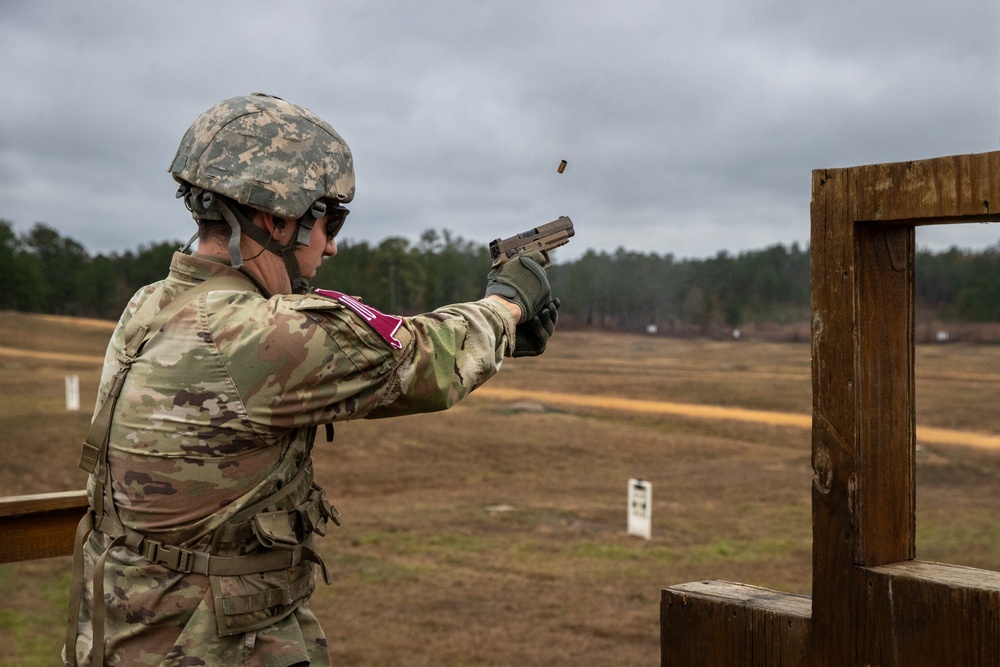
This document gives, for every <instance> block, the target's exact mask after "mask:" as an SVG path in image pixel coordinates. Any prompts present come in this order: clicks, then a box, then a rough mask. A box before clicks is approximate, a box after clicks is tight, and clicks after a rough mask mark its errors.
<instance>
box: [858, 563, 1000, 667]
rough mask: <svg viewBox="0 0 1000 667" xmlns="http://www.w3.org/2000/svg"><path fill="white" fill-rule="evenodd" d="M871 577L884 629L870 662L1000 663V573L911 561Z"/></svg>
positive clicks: (991, 666)
mask: <svg viewBox="0 0 1000 667" xmlns="http://www.w3.org/2000/svg"><path fill="white" fill-rule="evenodd" d="M866 575H867V586H868V589H869V590H870V591H871V597H872V600H873V602H874V607H875V609H874V615H875V617H876V618H877V619H880V623H881V624H882V625H883V627H884V631H882V632H880V633H879V634H878V642H877V644H875V645H874V646H872V647H868V652H867V655H866V657H867V659H868V661H869V662H870V664H873V665H875V664H880V665H914V666H917V667H919V666H922V665H927V666H937V665H962V666H963V667H995V666H996V665H1000V613H998V612H1000V573H996V572H989V571H985V570H977V569H975V568H969V567H962V566H958V565H943V564H940V563H923V562H919V561H909V562H903V563H896V564H892V565H885V566H880V567H875V568H869V569H868V570H867V572H866Z"/></svg>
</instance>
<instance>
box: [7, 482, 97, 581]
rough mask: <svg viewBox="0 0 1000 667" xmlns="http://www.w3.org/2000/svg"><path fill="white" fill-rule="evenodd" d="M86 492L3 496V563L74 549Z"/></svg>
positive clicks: (61, 553)
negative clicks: (74, 540)
mask: <svg viewBox="0 0 1000 667" xmlns="http://www.w3.org/2000/svg"><path fill="white" fill-rule="evenodd" d="M86 511H87V492H86V491H69V492H65V493H50V494H41V495H31V496H12V497H7V498H0V563H10V562H14V561H21V560H33V559H36V558H51V557H53V556H68V555H70V554H72V553H73V539H74V536H75V535H76V527H77V524H78V523H79V521H80V518H81V517H83V515H84V513H85V512H86Z"/></svg>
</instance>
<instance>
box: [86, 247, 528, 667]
mask: <svg viewBox="0 0 1000 667" xmlns="http://www.w3.org/2000/svg"><path fill="white" fill-rule="evenodd" d="M232 271H233V269H232V268H230V267H229V266H228V265H227V264H225V263H222V262H219V261H216V260H213V259H210V258H207V257H203V256H188V255H184V254H180V253H178V254H176V255H175V256H174V259H173V262H172V264H171V269H170V274H169V276H168V277H167V279H166V280H165V281H162V282H161V283H157V284H154V285H150V286H147V287H145V288H143V289H142V290H140V291H139V292H138V293H137V294H136V296H135V297H133V299H132V301H131V302H130V304H129V306H128V308H127V309H126V311H125V312H124V313H123V315H122V318H121V320H120V321H119V323H118V327H117V329H116V330H115V333H114V334H113V336H112V339H111V342H110V344H109V347H108V350H107V354H106V357H105V369H104V374H103V377H102V383H101V387H100V391H99V395H98V406H100V405H101V403H102V402H103V401H104V399H105V397H106V396H107V393H108V391H109V389H110V383H111V380H112V377H113V375H114V372H115V371H116V370H117V366H118V364H117V361H116V357H117V355H118V353H119V352H120V351H121V349H122V347H123V345H124V342H123V333H122V332H123V328H124V326H125V325H126V323H127V322H128V321H129V319H130V318H131V317H132V316H133V315H134V314H135V312H136V310H137V309H138V308H139V306H140V305H141V304H142V303H143V302H144V301H145V300H146V299H148V298H151V296H152V295H154V294H156V295H159V296H158V298H159V299H160V304H161V307H162V306H163V305H165V304H166V303H169V302H170V301H171V300H172V299H173V298H175V297H176V296H177V295H178V294H180V293H182V292H183V291H185V290H186V289H188V288H190V287H191V286H193V285H196V284H198V283H200V282H202V281H204V280H207V279H209V278H210V277H212V276H213V275H218V274H220V273H225V272H232ZM359 312H360V314H359ZM365 314H366V311H365V309H364V308H363V307H355V308H352V307H349V306H348V305H345V304H344V303H343V302H341V301H340V300H338V299H335V298H332V297H330V296H322V295H320V294H315V293H312V294H305V295H279V296H271V297H267V296H265V295H261V294H259V293H257V292H251V291H233V290H215V291H209V292H207V293H206V294H204V295H201V296H199V297H198V298H197V299H195V300H194V301H193V302H192V303H191V304H189V305H187V306H185V307H184V308H183V309H182V310H180V311H179V313H178V314H177V315H176V316H175V317H173V318H172V319H170V320H169V321H168V322H167V324H166V325H164V327H163V329H162V330H161V331H160V332H159V333H158V334H157V335H156V336H154V337H153V338H151V339H150V340H149V342H148V343H147V346H146V349H144V350H143V352H142V354H141V355H140V356H139V358H138V359H137V360H136V362H135V363H134V365H133V367H132V370H131V371H130V373H129V375H128V376H127V379H126V381H125V385H124V387H123V389H122V393H121V396H120V398H119V401H118V405H117V408H116V411H115V418H114V421H113V423H112V429H111V438H110V443H111V444H110V449H109V453H108V461H109V465H110V470H111V479H112V481H113V493H114V499H115V505H116V507H117V510H118V515H119V517H120V518H121V520H122V522H123V523H124V524H125V525H126V526H127V527H129V528H131V529H133V530H136V531H139V532H141V533H144V534H145V535H146V536H148V537H150V538H153V539H156V540H160V541H162V542H164V543H165V544H172V545H181V546H184V547H187V548H192V549H201V550H205V549H208V548H212V549H213V552H216V553H219V552H220V551H219V550H220V548H221V553H241V552H244V551H245V550H247V549H249V548H250V547H249V546H248V544H246V543H242V542H241V543H233V544H220V539H219V536H220V535H222V534H223V533H224V531H225V528H223V527H224V526H225V524H226V521H227V519H229V518H230V517H232V516H234V515H236V514H238V513H239V512H240V511H241V510H243V509H245V508H247V507H250V506H252V505H254V504H255V503H257V502H258V501H260V500H262V499H265V498H268V497H269V496H272V495H273V494H274V493H275V492H276V490H277V489H278V488H280V487H282V486H284V485H285V484H287V483H288V482H289V481H291V480H292V479H293V478H296V479H300V480H303V481H302V482H300V483H296V484H295V485H294V486H295V487H296V488H295V490H294V491H293V492H292V493H290V494H288V495H287V496H285V497H284V498H282V500H281V501H280V503H279V506H278V507H276V508H275V509H288V508H290V507H294V506H295V505H296V504H297V503H300V502H302V500H303V498H304V497H305V495H306V494H307V493H308V490H309V482H311V478H312V474H311V473H312V471H311V456H310V450H311V446H312V439H313V435H314V433H315V429H314V428H313V427H315V426H317V425H320V424H325V423H329V422H336V421H342V420H348V419H357V418H374V417H388V416H394V415H405V414H412V413H419V412H430V411H435V410H441V409H445V408H447V407H450V406H451V405H453V404H454V403H456V402H457V401H459V400H461V399H462V398H464V397H465V396H466V395H468V393H469V392H470V391H472V390H473V389H474V388H475V387H477V386H479V385H480V384H482V383H483V382H485V381H486V380H487V379H488V378H489V377H491V376H492V375H493V374H495V373H496V372H497V370H498V369H499V368H500V365H501V362H502V359H503V357H504V356H507V355H509V354H510V353H511V352H512V345H513V342H514V327H515V323H514V321H513V319H512V318H511V316H510V314H509V312H508V311H507V310H506V309H505V308H503V306H501V305H499V304H495V303H493V302H492V301H489V300H483V301H478V302H472V303H465V304H456V305H452V306H446V307H444V308H440V309H438V310H436V311H434V312H432V313H427V314H424V315H420V316H416V317H409V318H400V319H399V320H398V327H396V328H394V329H393V331H392V332H391V335H388V334H387V333H386V332H384V331H383V332H380V331H378V330H376V329H375V328H373V327H372V326H370V325H369V323H368V321H366V320H367V319H368V318H367V317H366V316H365ZM390 319H391V318H390ZM303 468H305V472H306V473H307V474H306V475H305V476H301V475H300V476H299V477H296V474H297V473H298V472H299V471H301V470H303ZM299 487H301V488H299ZM90 489H91V492H92V491H93V480H91V484H90ZM92 500H93V499H92ZM220 528H223V530H221V531H220ZM213 536H214V542H213ZM106 545H107V538H106V536H104V535H102V534H100V533H97V532H96V531H95V532H94V533H92V534H91V536H90V538H89V540H88V541H87V543H86V545H85V551H84V555H85V563H86V577H85V581H86V582H88V583H87V584H86V588H85V590H84V594H83V600H84V602H83V605H82V609H81V615H80V624H79V635H78V637H77V643H76V653H77V659H78V664H80V665H89V664H90V663H89V659H88V654H89V651H90V643H91V637H92V630H93V628H92V627H91V622H90V619H91V607H92V604H93V599H92V597H93V589H92V587H91V585H90V583H89V582H90V579H91V575H92V571H93V564H94V562H95V561H96V559H97V558H98V557H99V556H100V554H101V553H102V552H103V551H104V548H105V547H106ZM227 550H228V551H227ZM303 565H304V566H305V567H307V568H310V569H311V568H312V565H311V564H310V563H304V564H303ZM309 576H310V579H309V581H308V582H306V584H308V585H309V588H308V590H311V585H312V579H311V576H312V575H311V572H310V573H309ZM209 579H210V578H209V577H206V576H203V575H198V574H183V573H179V572H175V571H172V570H169V569H167V568H165V567H163V566H161V565H155V564H150V563H148V562H147V561H145V560H144V559H143V558H142V557H140V556H138V555H136V554H134V553H132V552H131V551H129V550H127V549H124V548H119V549H115V550H113V551H112V552H111V553H110V555H109V556H108V561H107V567H106V569H105V600H104V604H105V607H106V610H107V622H106V624H105V628H106V639H107V663H108V664H120V665H160V666H176V667H180V666H182V665H184V666H189V665H253V666H258V667H284V666H287V665H294V664H298V663H303V664H311V665H327V664H329V657H328V652H327V648H326V639H325V637H324V635H323V632H322V630H321V629H320V626H319V623H318V622H317V620H316V618H315V617H314V615H313V614H312V612H311V611H310V610H309V607H308V605H307V604H304V603H302V602H301V601H299V602H297V603H295V604H292V605H289V608H288V609H286V610H283V611H282V614H283V615H282V614H279V615H278V618H277V619H276V620H275V621H274V622H273V623H271V624H270V625H267V626H266V627H262V628H260V629H258V630H256V631H251V632H239V633H237V634H229V635H224V634H223V635H220V632H219V627H218V623H217V614H216V612H217V611H218V610H216V609H215V604H216V602H215V600H216V599H218V598H216V597H215V596H213V591H212V588H213V586H219V585H221V586H225V585H226V582H225V581H222V582H221V584H220V583H219V581H215V582H214V583H210V582H209ZM213 579H218V580H225V579H229V577H219V578H214V577H213ZM216 592H218V591H216ZM306 597H307V596H306Z"/></svg>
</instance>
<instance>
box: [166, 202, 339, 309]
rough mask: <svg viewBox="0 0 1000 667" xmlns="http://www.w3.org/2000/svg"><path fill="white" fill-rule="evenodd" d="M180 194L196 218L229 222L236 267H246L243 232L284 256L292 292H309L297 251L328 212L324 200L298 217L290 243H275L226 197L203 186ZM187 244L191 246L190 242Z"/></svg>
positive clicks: (231, 255) (308, 240) (305, 244)
mask: <svg viewBox="0 0 1000 667" xmlns="http://www.w3.org/2000/svg"><path fill="white" fill-rule="evenodd" d="M177 196H178V197H183V198H184V203H185V204H186V205H187V207H188V209H190V210H191V215H192V216H193V217H194V218H195V219H196V220H202V219H206V220H225V221H226V222H227V223H229V228H230V230H232V232H231V234H230V235H229V260H230V263H231V264H232V267H233V268H234V269H239V268H240V267H241V266H243V255H242V253H241V252H240V241H241V232H242V234H246V235H247V236H249V237H250V238H251V239H253V240H254V241H256V242H257V243H259V244H260V246H261V248H262V249H263V250H268V251H270V252H272V253H273V254H275V255H279V256H280V257H281V260H282V263H283V264H284V265H285V272H286V273H287V274H288V280H289V282H290V283H291V286H292V292H293V293H295V294H305V293H306V292H308V291H309V279H308V278H304V277H303V276H302V269H301V268H300V267H299V260H298V258H297V257H296V256H295V250H296V249H298V248H299V247H302V246H307V245H309V242H310V240H311V238H312V230H313V226H314V225H315V224H316V221H317V220H319V219H320V218H322V217H323V216H324V215H326V205H325V204H324V203H323V202H319V201H318V202H315V203H314V204H313V205H312V206H311V207H310V208H309V210H308V211H306V212H305V213H304V214H303V215H302V217H300V218H299V219H298V220H296V225H297V227H296V230H295V236H294V238H293V239H292V240H291V241H290V242H289V243H287V244H285V245H281V244H275V243H273V241H274V239H273V238H272V237H271V235H270V234H269V233H268V232H267V231H266V230H264V229H263V228H261V227H258V226H257V225H255V224H253V222H252V221H251V220H250V219H248V218H247V217H246V216H245V215H243V214H242V213H241V212H240V211H239V209H237V208H234V207H231V206H229V205H228V203H227V202H226V200H225V198H224V197H220V196H218V195H216V194H215V193H213V192H209V191H207V190H202V189H201V188H194V187H187V188H185V187H184V186H181V188H180V189H178V191H177ZM272 218H273V219H274V220H275V221H280V220H281V219H280V218H278V217H277V216H272ZM276 224H278V225H279V226H283V225H284V222H283V221H281V222H276ZM192 240H193V239H192ZM188 246H190V242H189V243H188ZM263 250H262V251H261V252H263Z"/></svg>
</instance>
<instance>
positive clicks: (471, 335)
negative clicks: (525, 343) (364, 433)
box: [365, 299, 515, 418]
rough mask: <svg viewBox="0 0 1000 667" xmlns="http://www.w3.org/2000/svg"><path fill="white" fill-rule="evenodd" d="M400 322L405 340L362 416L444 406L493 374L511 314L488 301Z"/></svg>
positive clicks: (508, 341)
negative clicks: (383, 387)
mask: <svg viewBox="0 0 1000 667" xmlns="http://www.w3.org/2000/svg"><path fill="white" fill-rule="evenodd" d="M404 325H405V327H406V330H407V331H408V333H409V338H410V344H409V345H407V346H404V348H403V354H401V355H400V359H399V363H398V365H397V367H396V369H395V372H394V378H393V382H392V384H391V389H390V391H389V392H387V394H386V395H385V397H384V399H383V402H382V403H381V404H380V405H378V406H376V407H375V408H374V409H373V410H372V411H371V412H369V413H368V414H367V415H365V416H366V417H368V418H378V417H390V416H394V415H402V414H412V413H418V412H432V411H435V410H444V409H446V408H449V407H451V406H452V405H454V404H455V403H457V402H458V401H460V400H462V399H463V398H465V397H466V396H467V395H468V394H469V392H471V391H472V390H473V389H475V388H476V387H478V386H479V385H481V384H483V383H484V382H486V380H488V379H489V378H491V377H493V376H494V375H495V374H496V372H497V371H498V370H499V369H500V365H501V363H502V362H503V358H504V356H506V355H509V354H510V352H511V350H512V349H513V345H514V327H515V322H514V320H513V317H512V316H511V314H510V312H509V311H508V310H507V309H505V308H503V307H502V306H500V305H499V304H497V303H495V302H494V301H491V300H489V299H483V300H481V301H476V302H472V303H464V304H456V305H452V306H446V307H444V308H439V309H438V310H435V311H434V312H432V313H427V314H425V315H419V316H417V317H412V318H408V319H406V320H404Z"/></svg>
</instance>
